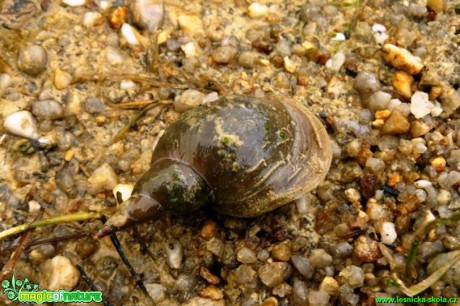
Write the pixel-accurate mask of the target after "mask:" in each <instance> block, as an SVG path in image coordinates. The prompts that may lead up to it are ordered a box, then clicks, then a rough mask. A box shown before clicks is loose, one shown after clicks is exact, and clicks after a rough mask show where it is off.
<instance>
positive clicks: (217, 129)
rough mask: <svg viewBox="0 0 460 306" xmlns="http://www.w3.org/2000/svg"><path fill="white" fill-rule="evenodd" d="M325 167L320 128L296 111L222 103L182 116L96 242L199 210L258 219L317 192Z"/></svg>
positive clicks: (291, 106)
mask: <svg viewBox="0 0 460 306" xmlns="http://www.w3.org/2000/svg"><path fill="white" fill-rule="evenodd" d="M331 160H332V149H331V144H330V140H329V136H328V135H327V132H326V130H325V128H324V126H323V125H322V124H321V122H320V121H319V119H318V118H316V116H314V115H313V114H312V113H310V111H308V110H307V109H306V108H305V107H304V106H303V105H298V104H297V103H295V102H292V101H290V100H287V99H283V100H280V99H277V98H266V99H257V98H253V97H245V96H227V97H223V98H221V99H219V100H218V101H216V102H214V103H211V104H209V105H205V106H201V107H198V108H195V109H192V110H189V111H187V112H185V113H183V114H182V115H181V116H180V117H179V119H178V120H177V121H176V122H175V123H174V124H172V125H171V126H170V127H169V128H168V129H167V130H166V131H165V133H164V135H163V137H162V138H161V139H160V140H159V142H158V145H157V146H156V148H155V151H154V152H153V155H152V162H151V166H150V169H149V170H148V171H147V173H145V174H144V176H143V177H142V178H141V179H140V180H139V181H138V182H137V183H136V186H135V187H134V190H133V196H132V197H131V198H130V199H129V200H128V201H125V202H124V203H123V204H122V205H121V207H120V208H119V209H118V211H117V213H116V214H115V215H114V216H112V217H111V218H110V219H109V221H108V222H107V226H106V227H105V229H104V230H102V231H101V232H100V233H99V235H100V236H103V235H104V234H107V233H110V232H111V231H113V230H114V229H117V228H120V227H122V226H125V225H128V224H129V223H133V222H138V221H144V220H152V219H158V218H160V217H161V215H162V213H163V212H164V211H169V212H171V213H173V214H184V213H190V212H193V211H195V210H197V209H199V208H200V207H202V206H203V205H205V204H207V203H209V204H210V205H212V208H213V210H215V211H216V212H218V213H220V214H223V215H230V216H235V217H243V218H247V217H255V216H259V215H261V214H264V213H266V212H269V211H272V210H274V209H276V208H278V207H280V206H282V205H284V204H286V203H288V202H290V201H292V200H295V199H297V198H298V197H300V196H301V195H302V194H304V193H306V192H308V191H310V190H312V189H313V188H315V187H316V186H318V184H319V183H321V181H322V180H323V179H324V177H325V176H326V174H327V172H328V170H329V167H330V164H331Z"/></svg>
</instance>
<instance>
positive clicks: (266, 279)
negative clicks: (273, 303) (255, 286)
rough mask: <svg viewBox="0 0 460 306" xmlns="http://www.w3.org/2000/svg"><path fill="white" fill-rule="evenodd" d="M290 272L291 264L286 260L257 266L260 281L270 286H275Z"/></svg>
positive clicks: (287, 276) (286, 277)
mask: <svg viewBox="0 0 460 306" xmlns="http://www.w3.org/2000/svg"><path fill="white" fill-rule="evenodd" d="M291 273H292V268H291V265H290V264H288V263H286V262H270V263H266V264H264V265H263V266H262V267H260V268H259V278H260V280H261V281H262V283H263V284H264V285H265V286H267V287H270V288H273V287H276V286H278V285H279V284H281V283H282V282H284V281H285V280H286V279H288V278H289V276H290V275H291Z"/></svg>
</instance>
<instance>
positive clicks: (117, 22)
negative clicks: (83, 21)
mask: <svg viewBox="0 0 460 306" xmlns="http://www.w3.org/2000/svg"><path fill="white" fill-rule="evenodd" d="M127 18H128V8H126V7H124V6H119V7H117V8H116V9H114V10H113V11H112V12H111V13H110V15H109V16H108V22H109V25H110V27H112V29H119V28H120V27H121V25H122V24H124V23H125V22H126V20H127Z"/></svg>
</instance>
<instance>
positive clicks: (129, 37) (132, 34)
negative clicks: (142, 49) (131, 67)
mask: <svg viewBox="0 0 460 306" xmlns="http://www.w3.org/2000/svg"><path fill="white" fill-rule="evenodd" d="M121 34H122V35H123V37H124V38H125V39H126V41H127V42H128V44H130V45H131V46H137V45H139V40H138V39H137V37H136V30H134V28H133V27H132V26H130V25H129V24H127V23H123V25H122V26H121Z"/></svg>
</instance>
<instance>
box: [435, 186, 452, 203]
mask: <svg viewBox="0 0 460 306" xmlns="http://www.w3.org/2000/svg"><path fill="white" fill-rule="evenodd" d="M451 199H452V194H451V193H450V192H449V191H447V190H445V189H440V190H439V192H438V196H437V200H438V204H439V205H447V204H449V203H450V200H451Z"/></svg>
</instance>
